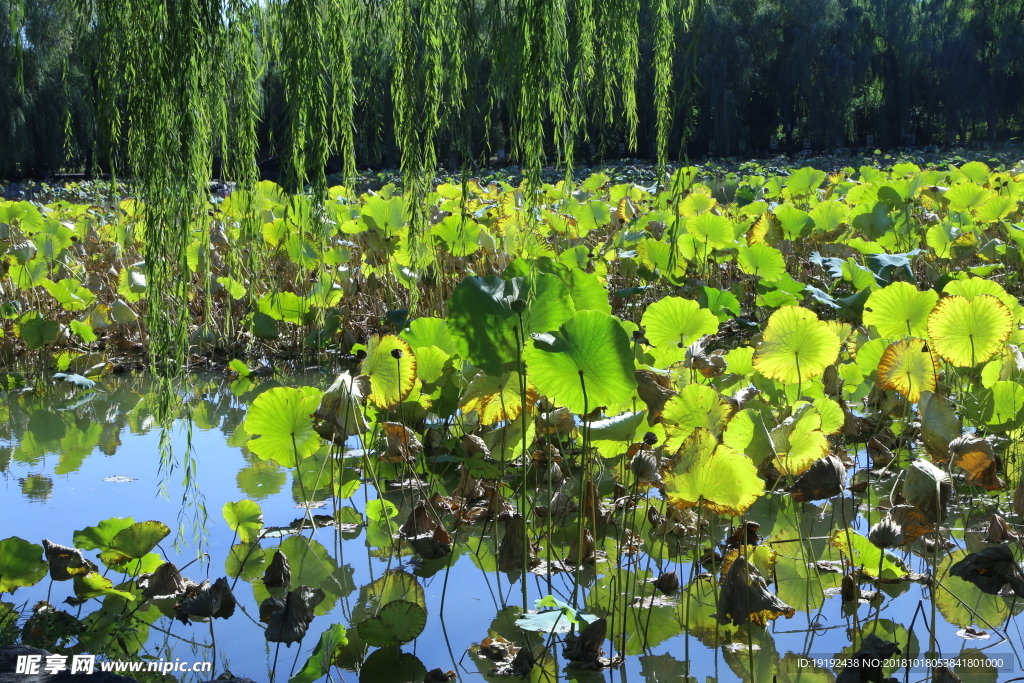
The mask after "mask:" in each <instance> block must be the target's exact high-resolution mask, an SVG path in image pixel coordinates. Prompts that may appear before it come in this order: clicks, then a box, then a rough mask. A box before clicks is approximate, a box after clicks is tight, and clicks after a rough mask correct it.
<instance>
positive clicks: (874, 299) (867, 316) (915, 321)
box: [864, 282, 939, 339]
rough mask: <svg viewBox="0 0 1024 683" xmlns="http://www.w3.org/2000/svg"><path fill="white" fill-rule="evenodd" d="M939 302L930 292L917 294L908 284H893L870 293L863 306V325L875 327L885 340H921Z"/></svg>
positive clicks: (932, 292) (936, 295)
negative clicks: (936, 303) (930, 315)
mask: <svg viewBox="0 0 1024 683" xmlns="http://www.w3.org/2000/svg"><path fill="white" fill-rule="evenodd" d="M938 300H939V295H938V294H937V293H936V292H935V290H933V289H928V290H925V291H923V292H920V291H918V289H917V287H915V286H914V285H912V284H910V283H909V282H894V283H892V284H891V285H889V286H888V287H885V288H883V289H876V290H875V291H873V292H871V296H869V297H868V300H867V302H866V303H865V304H864V324H865V325H874V326H875V329H877V330H878V334H879V335H881V336H882V337H883V338H885V339H900V338H902V337H908V336H909V337H923V336H924V335H925V334H926V333H927V331H928V329H927V328H928V314H929V313H931V311H932V309H933V308H934V307H935V302H937V301H938Z"/></svg>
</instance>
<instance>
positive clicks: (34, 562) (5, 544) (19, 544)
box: [0, 536, 47, 593]
mask: <svg viewBox="0 0 1024 683" xmlns="http://www.w3.org/2000/svg"><path fill="white" fill-rule="evenodd" d="M42 556H43V546H41V545H39V544H37V543H29V542H28V541H26V540H25V539H23V538H18V537H17V536H11V537H10V538H5V539H4V540H2V541H0V593H13V592H14V591H16V590H17V589H18V588H22V587H27V586H34V585H35V584H37V583H39V581H41V580H42V578H43V577H44V576H46V569H47V564H46V562H43V560H42V559H41V558H42Z"/></svg>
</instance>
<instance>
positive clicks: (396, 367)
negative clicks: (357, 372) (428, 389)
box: [362, 334, 416, 408]
mask: <svg viewBox="0 0 1024 683" xmlns="http://www.w3.org/2000/svg"><path fill="white" fill-rule="evenodd" d="M362 374H364V375H366V376H368V377H369V378H370V395H369V399H370V400H371V401H372V402H373V403H374V404H376V405H377V406H379V407H381V408H391V407H394V406H396V405H398V404H399V403H401V402H402V401H404V400H405V399H406V398H408V396H409V394H410V393H411V392H412V389H413V386H414V385H415V384H416V356H415V354H413V351H412V347H411V346H409V344H408V342H406V341H405V340H404V339H401V338H400V337H396V336H394V335H392V334H387V335H384V336H383V337H377V336H374V337H372V338H371V339H370V342H369V344H367V347H366V358H365V359H364V360H363V365H362Z"/></svg>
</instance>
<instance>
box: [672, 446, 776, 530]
mask: <svg viewBox="0 0 1024 683" xmlns="http://www.w3.org/2000/svg"><path fill="white" fill-rule="evenodd" d="M762 493H764V482H763V481H761V480H760V479H759V478H758V476H757V468H755V467H754V463H753V461H751V459H750V458H748V457H747V456H746V455H744V454H742V453H739V452H737V451H735V450H733V449H732V448H729V447H728V446H724V445H719V444H718V440H717V439H716V438H715V436H714V435H713V434H712V433H711V432H709V431H708V430H706V429H702V428H698V429H697V430H696V431H694V433H693V434H691V435H690V436H689V437H687V439H686V441H684V442H683V446H682V447H681V448H680V450H679V451H678V452H677V453H676V454H675V455H674V456H673V457H672V459H671V461H670V462H669V464H668V467H667V471H666V473H665V496H666V498H667V499H668V502H669V504H671V505H673V506H675V507H677V508H680V509H686V508H689V507H694V506H697V505H700V506H701V507H704V508H706V509H708V510H711V511H713V512H717V513H719V514H722V515H733V516H736V517H738V516H740V515H742V514H743V513H744V512H746V510H747V508H749V507H750V506H751V505H753V504H754V501H756V500H757V499H758V498H759V497H760V496H761V494H762Z"/></svg>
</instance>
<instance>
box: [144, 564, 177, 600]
mask: <svg viewBox="0 0 1024 683" xmlns="http://www.w3.org/2000/svg"><path fill="white" fill-rule="evenodd" d="M139 579H140V587H141V579H142V577H139ZM184 592H185V579H183V578H181V572H179V571H178V568H177V567H175V566H174V563H173V562H164V563H163V564H162V565H160V566H159V567H157V569H156V571H155V572H153V573H152V574H150V575H149V576H147V577H146V585H145V587H144V588H143V589H142V594H143V595H145V596H146V597H147V598H150V599H152V600H162V599H164V598H177V597H178V596H180V595H182V594H183V593H184Z"/></svg>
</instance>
